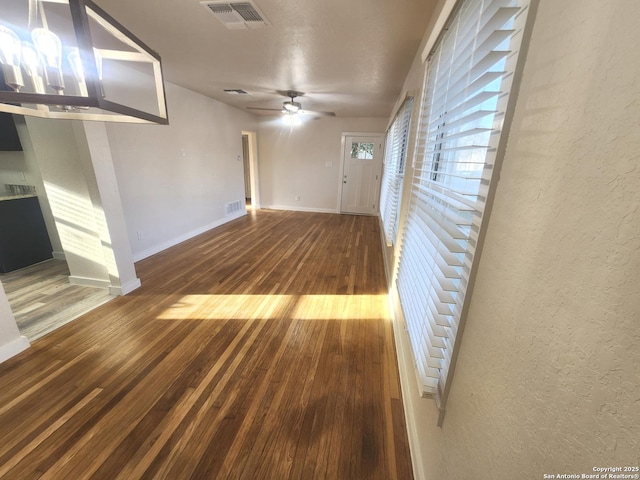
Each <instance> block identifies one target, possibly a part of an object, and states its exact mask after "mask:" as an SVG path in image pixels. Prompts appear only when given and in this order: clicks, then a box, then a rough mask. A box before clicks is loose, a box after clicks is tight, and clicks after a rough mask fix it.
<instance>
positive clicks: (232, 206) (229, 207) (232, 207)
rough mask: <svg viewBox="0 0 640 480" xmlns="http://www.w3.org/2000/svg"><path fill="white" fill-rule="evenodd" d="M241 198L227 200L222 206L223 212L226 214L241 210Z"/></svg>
mask: <svg viewBox="0 0 640 480" xmlns="http://www.w3.org/2000/svg"><path fill="white" fill-rule="evenodd" d="M242 205H243V202H242V200H236V201H235V202H229V203H227V204H226V205H225V206H224V214H225V215H226V216H229V215H233V214H235V213H238V212H241V211H242Z"/></svg>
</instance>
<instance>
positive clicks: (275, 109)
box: [247, 107, 282, 113]
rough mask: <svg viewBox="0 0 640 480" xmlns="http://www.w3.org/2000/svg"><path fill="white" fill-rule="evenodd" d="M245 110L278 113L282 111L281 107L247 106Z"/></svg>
mask: <svg viewBox="0 0 640 480" xmlns="http://www.w3.org/2000/svg"><path fill="white" fill-rule="evenodd" d="M247 110H262V111H264V112H279V113H282V108H261V107H247Z"/></svg>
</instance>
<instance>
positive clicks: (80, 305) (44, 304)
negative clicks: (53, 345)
mask: <svg viewBox="0 0 640 480" xmlns="http://www.w3.org/2000/svg"><path fill="white" fill-rule="evenodd" d="M0 281H1V282H2V285H3V287H4V290H5V292H6V294H7V299H8V300H9V305H11V310H12V311H13V315H14V317H15V320H16V323H17V324H18V328H19V329H20V333H22V335H24V336H25V337H27V338H28V339H29V340H30V341H34V340H36V339H38V338H40V337H42V336H43V335H46V334H47V333H49V332H51V331H53V330H55V329H56V328H59V327H61V326H62V325H64V324H66V323H69V322H70V321H72V320H73V319H75V318H77V317H79V316H80V315H82V314H83V313H86V312H88V311H90V310H92V309H94V308H96V307H97V306H99V305H102V304H103V303H105V302H108V301H109V300H111V299H113V298H115V297H114V296H113V295H109V292H108V291H107V290H106V289H101V288H92V287H84V286H80V285H71V284H70V283H69V267H67V263H66V262H65V261H63V260H47V261H46V262H42V263H39V264H37V265H33V266H31V267H27V268H23V269H21V270H18V271H15V272H11V273H5V274H2V275H0Z"/></svg>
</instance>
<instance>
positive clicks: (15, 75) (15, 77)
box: [0, 25, 24, 92]
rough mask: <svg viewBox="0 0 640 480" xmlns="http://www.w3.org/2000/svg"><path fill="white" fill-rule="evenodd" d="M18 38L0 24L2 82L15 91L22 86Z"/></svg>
mask: <svg viewBox="0 0 640 480" xmlns="http://www.w3.org/2000/svg"><path fill="white" fill-rule="evenodd" d="M21 48H22V45H21V44H20V38H19V37H18V35H16V33H15V32H14V31H13V30H11V29H9V28H7V27H5V26H2V25H0V63H1V64H2V74H3V75H4V82H5V83H6V84H7V85H9V86H10V87H11V88H13V89H14V90H15V91H16V92H17V91H18V90H20V88H21V87H23V86H24V82H23V80H22V72H21V71H20V50H21Z"/></svg>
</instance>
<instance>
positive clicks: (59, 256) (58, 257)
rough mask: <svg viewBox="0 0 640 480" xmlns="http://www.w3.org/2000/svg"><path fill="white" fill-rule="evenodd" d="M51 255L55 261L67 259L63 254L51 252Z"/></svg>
mask: <svg viewBox="0 0 640 480" xmlns="http://www.w3.org/2000/svg"><path fill="white" fill-rule="evenodd" d="M52 253H53V258H55V259H56V260H66V259H67V257H66V256H65V254H64V252H52Z"/></svg>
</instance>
